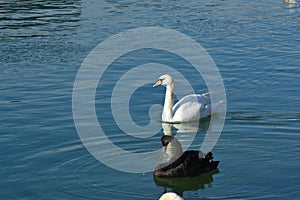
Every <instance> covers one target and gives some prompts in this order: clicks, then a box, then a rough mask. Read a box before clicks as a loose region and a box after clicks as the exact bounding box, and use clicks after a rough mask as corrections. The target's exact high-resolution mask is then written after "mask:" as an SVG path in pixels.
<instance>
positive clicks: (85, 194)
mask: <svg viewBox="0 0 300 200" xmlns="http://www.w3.org/2000/svg"><path fill="white" fill-rule="evenodd" d="M299 23H300V7H299V4H291V5H287V4H285V3H283V1H280V0H277V1H271V0H266V1H247V2H242V1H238V0H231V1H230V0H229V1H221V0H220V1H205V2H204V1H203V2H202V3H201V2H200V1H190V2H185V1H163V2H158V1H153V2H148V1H96V0H93V1H77V0H73V1H72V0H67V1H34V0H31V1H11V0H8V1H1V2H0V29H1V31H0V42H1V45H0V51H1V54H0V63H1V68H0V72H1V73H0V80H1V84H0V101H1V104H0V110H1V118H0V146H1V157H0V163H1V165H0V172H1V181H0V188H1V189H0V196H1V197H2V198H5V199H158V198H159V196H160V195H161V194H162V191H163V188H164V187H166V188H167V191H171V190H173V191H175V192H177V193H179V194H181V195H183V197H184V198H185V199H298V198H299V197H300V187H299V185H300V174H299V166H300V161H299V157H300V143H299V140H300V114H299V107H300V98H299V97H300V92H299V88H300V81H299V78H300V66H299V63H300V56H299V55H300V35H299V33H300V30H299V27H300V26H299ZM145 26H146V27H148V26H157V27H164V28H169V29H174V30H177V31H180V32H182V33H184V34H186V35H188V36H190V37H192V38H193V39H195V40H196V41H198V42H199V43H200V44H201V45H202V46H203V47H204V48H205V49H206V50H207V51H208V53H209V54H210V55H211V56H212V58H213V59H214V61H215V63H216V65H217V66H218V68H219V70H220V73H221V75H222V77H223V80H224V84H225V87H226V94H227V101H228V102H227V103H228V105H227V117H226V122H225V126H224V130H223V132H222V135H221V137H220V140H219V141H218V143H217V145H216V146H215V147H214V149H213V152H214V155H215V159H216V160H220V161H221V163H220V166H219V170H218V171H215V172H213V173H211V174H207V175H204V176H200V177H197V178H196V179H192V180H190V179H182V180H179V181H178V180H177V182H176V181H166V180H154V179H153V177H152V173H145V174H139V173H138V174H129V173H124V172H119V171H116V170H114V169H111V168H109V167H107V166H105V165H103V164H102V163H100V162H99V161H98V160H96V159H95V158H94V157H93V156H92V155H91V154H89V152H88V151H87V150H86V148H85V147H84V146H83V145H82V143H81V141H80V139H79V136H78V134H77V131H76V129H75V125H74V121H73V115H72V88H73V84H74V80H75V76H76V73H77V70H78V69H79V67H80V65H81V63H82V62H83V60H84V58H85V57H86V56H87V55H88V53H89V52H90V51H91V50H92V49H93V48H94V47H95V46H96V45H97V44H98V43H100V42H102V41H103V40H105V39H106V38H108V37H109V36H112V35H114V34H117V33H119V32H121V31H125V30H129V29H132V28H138V27H145ZM145 55H147V52H146V53H145V52H140V53H139V52H136V54H129V55H127V57H125V58H123V59H120V60H118V61H117V62H116V63H114V65H115V67H118V66H120V65H123V64H124V65H127V67H128V66H131V67H132V66H134V65H139V64H141V63H147V62H148V61H153V60H155V61H157V62H163V63H164V64H167V65H169V66H172V67H174V68H175V69H179V68H180V67H181V65H182V64H184V63H182V62H183V61H180V60H176V58H174V59H166V58H164V57H161V56H160V52H156V53H153V54H151V56H149V57H147V56H146V58H145ZM128 61H130V64H128ZM113 72H114V71H113V70H112V71H111V72H108V73H107V76H106V79H105V84H107V85H109V84H110V83H114V82H115V81H116V75H115V74H117V75H119V73H124V72H123V71H121V72H120V71H118V70H115V73H113ZM183 73H186V74H187V75H190V74H191V73H192V72H190V71H189V70H188V68H187V70H186V71H185V72H183ZM190 77H191V79H190V81H191V82H196V81H197V80H193V76H191V75H190ZM195 79H196V77H195ZM154 81H155V80H153V82H154ZM178 81H179V80H178ZM198 83H199V82H198ZM148 86H149V87H148ZM195 87H196V89H197V90H199V91H200V92H205V91H206V88H205V87H204V86H203V85H202V83H201V82H200V83H199V85H196V86H195ZM163 91H164V90H163V88H157V89H155V90H154V89H152V88H151V84H149V85H146V86H144V87H142V88H140V89H139V90H137V91H136V93H135V94H134V95H133V98H132V101H133V102H132V104H134V105H136V106H135V107H133V108H132V110H131V112H132V113H131V115H132V118H133V119H134V120H135V121H136V123H137V124H140V125H146V124H147V123H148V122H149V118H148V109H149V106H150V105H152V104H153V103H161V101H162V98H163V95H164V94H163ZM109 93H111V88H109V87H108V88H107V89H105V87H102V88H98V90H97V95H96V96H97V98H98V99H99V101H97V104H96V110H97V116H98V119H100V120H101V123H102V125H103V126H104V127H105V131H106V134H107V135H108V137H110V138H111V140H113V141H114V142H115V143H116V144H117V145H119V146H121V147H123V148H125V149H127V150H131V151H140V150H141V149H143V150H145V151H147V150H153V149H158V148H160V142H159V137H160V136H161V134H162V132H160V133H158V134H156V135H155V136H153V137H152V138H150V139H148V140H143V141H138V140H135V139H133V138H130V137H127V136H126V135H124V133H123V132H122V131H121V130H120V129H119V128H118V127H117V126H116V124H115V122H114V120H113V119H112V117H111V114H110V112H111V111H110V109H109V108H108V106H109V103H110V102H109V99H107V95H109ZM139 95H140V96H142V97H143V98H138V97H139ZM134 97H135V98H134ZM101 99H102V101H101ZM205 125H206V122H204V124H202V126H205ZM204 130H205V129H204ZM201 133H203V130H200V131H199V135H201ZM199 137H201V136H199ZM191 148H193V149H197V148H199V144H197V143H193V145H192V147H191ZM114 153H116V152H112V154H114ZM108 156H109V155H108ZM124 160H126V158H124ZM120 162H124V161H120Z"/></svg>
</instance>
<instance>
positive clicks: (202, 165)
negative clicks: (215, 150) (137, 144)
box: [153, 135, 220, 178]
mask: <svg viewBox="0 0 300 200" xmlns="http://www.w3.org/2000/svg"><path fill="white" fill-rule="evenodd" d="M161 142H162V146H163V149H164V150H166V149H167V147H168V146H169V145H170V146H173V148H174V149H175V157H174V158H172V159H171V160H170V161H168V162H166V163H162V164H160V165H158V166H157V167H156V168H155V170H154V172H153V175H154V176H155V177H162V178H174V177H191V176H197V175H199V174H202V173H206V172H210V171H212V170H214V169H216V168H217V167H218V164H219V162H220V161H213V155H212V153H211V152H208V153H207V154H204V153H202V152H201V151H194V150H189V151H185V152H182V149H181V145H180V143H179V142H178V140H177V139H176V138H174V137H173V136H169V135H164V136H162V138H161Z"/></svg>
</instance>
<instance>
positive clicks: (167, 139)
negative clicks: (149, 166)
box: [160, 135, 174, 147]
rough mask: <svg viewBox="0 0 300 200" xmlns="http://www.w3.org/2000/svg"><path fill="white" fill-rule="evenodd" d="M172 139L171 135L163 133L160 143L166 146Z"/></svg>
mask: <svg viewBox="0 0 300 200" xmlns="http://www.w3.org/2000/svg"><path fill="white" fill-rule="evenodd" d="M173 139H174V137H173V136H170V135H164V136H162V137H161V139H160V140H161V144H162V146H163V147H166V146H168V144H169V143H171V141H172V140H173Z"/></svg>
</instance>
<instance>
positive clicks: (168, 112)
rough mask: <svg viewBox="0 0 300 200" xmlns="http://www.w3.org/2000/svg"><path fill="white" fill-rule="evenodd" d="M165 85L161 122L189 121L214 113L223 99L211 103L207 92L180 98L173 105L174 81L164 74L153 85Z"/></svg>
mask: <svg viewBox="0 0 300 200" xmlns="http://www.w3.org/2000/svg"><path fill="white" fill-rule="evenodd" d="M159 85H164V86H166V95H165V101H164V108H163V113H162V121H163V122H171V123H172V122H190V121H196V120H199V119H200V118H205V117H208V116H210V115H212V114H214V113H215V112H216V111H217V109H218V108H219V107H220V105H221V104H222V103H223V101H220V102H216V103H211V102H210V96H209V94H203V95H201V94H191V95H187V96H185V97H183V98H182V99H180V100H179V101H178V102H177V103H176V104H175V105H174V106H173V103H174V81H173V78H172V76H170V75H168V74H165V75H162V76H161V77H159V79H158V81H157V83H155V84H154V85H153V87H157V86H159Z"/></svg>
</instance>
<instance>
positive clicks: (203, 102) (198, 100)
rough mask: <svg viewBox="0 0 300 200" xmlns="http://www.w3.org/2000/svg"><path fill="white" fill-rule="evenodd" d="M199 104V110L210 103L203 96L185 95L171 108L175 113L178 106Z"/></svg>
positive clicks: (208, 99)
mask: <svg viewBox="0 0 300 200" xmlns="http://www.w3.org/2000/svg"><path fill="white" fill-rule="evenodd" d="M193 102H194V103H199V104H201V105H202V106H201V109H203V108H204V107H205V105H206V104H209V103H210V98H208V97H206V96H203V95H201V94H190V95H187V96H185V97H183V98H182V99H180V100H179V101H178V102H177V103H176V104H175V105H174V106H173V110H172V112H173V113H176V112H177V110H178V108H179V107H180V106H182V105H183V104H185V103H193Z"/></svg>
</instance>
